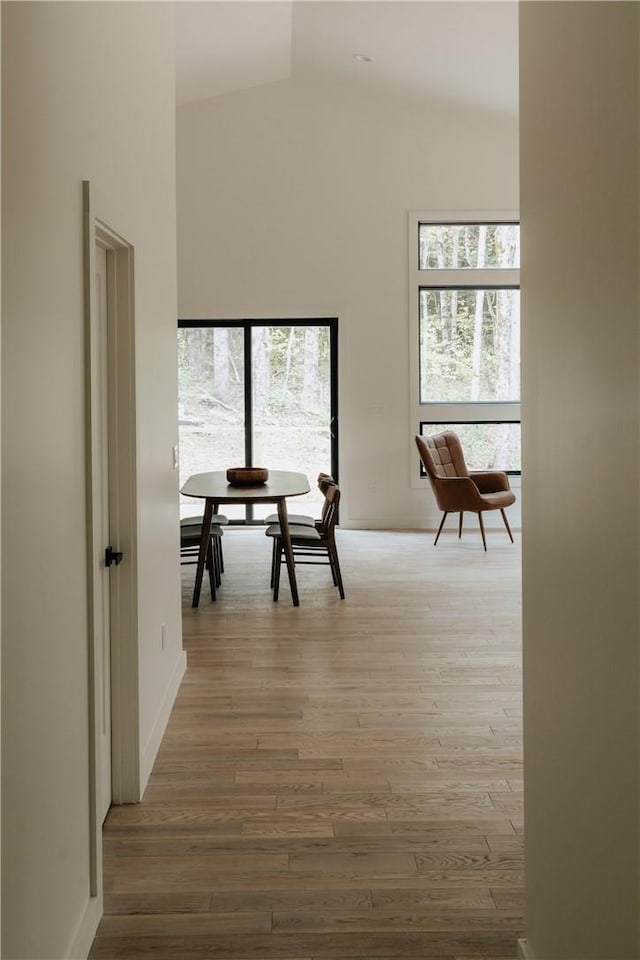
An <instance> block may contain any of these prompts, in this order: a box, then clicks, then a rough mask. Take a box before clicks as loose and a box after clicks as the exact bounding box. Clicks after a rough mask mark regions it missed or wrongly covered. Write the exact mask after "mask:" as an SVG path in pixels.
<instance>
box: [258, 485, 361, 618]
mask: <svg viewBox="0 0 640 960" xmlns="http://www.w3.org/2000/svg"><path fill="white" fill-rule="evenodd" d="M339 504H340V488H339V487H338V485H337V484H332V485H329V486H327V490H326V493H325V509H324V510H323V518H322V520H321V521H320V522H319V523H318V524H317V526H314V527H305V526H302V525H301V524H291V525H290V526H289V534H290V536H291V546H292V549H293V558H294V562H295V563H296V564H298V563H308V564H328V565H329V567H330V568H331V576H332V578H333V585H334V586H335V587H337V588H338V592H339V593H340V598H341V599H342V600H344V596H345V594H344V584H343V582H342V573H341V570H340V561H339V560H338V550H337V547H336V539H335V528H336V523H337V520H338V506H339ZM265 533H266V535H267V536H268V537H273V544H274V556H275V567H274V566H273V564H272V586H273V599H274V600H277V599H278V594H279V589H280V570H281V567H282V564H283V563H284V562H285V556H284V549H283V544H282V536H281V531H280V524H278V523H273V524H271V526H269V527H267V529H266V531H265ZM302 558H306V559H302Z"/></svg>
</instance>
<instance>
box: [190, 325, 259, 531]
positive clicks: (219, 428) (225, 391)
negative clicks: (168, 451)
mask: <svg viewBox="0 0 640 960" xmlns="http://www.w3.org/2000/svg"><path fill="white" fill-rule="evenodd" d="M244 395H245V362H244V333H243V330H242V328H238V327H209V326H207V327H180V328H179V329H178V398H179V405H178V429H179V438H180V486H182V484H183V483H184V482H185V481H186V479H187V477H189V476H191V474H192V473H205V472H207V471H209V470H226V469H227V467H232V466H234V467H238V466H243V465H244V462H245V414H244ZM202 511H203V502H202V501H201V500H190V499H187V498H186V497H180V516H195V515H196V514H201V513H202ZM224 512H225V514H226V515H227V516H228V517H229V518H230V519H237V520H244V507H242V506H237V507H229V508H227V507H225V510H224Z"/></svg>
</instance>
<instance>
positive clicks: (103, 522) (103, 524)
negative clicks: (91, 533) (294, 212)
mask: <svg viewBox="0 0 640 960" xmlns="http://www.w3.org/2000/svg"><path fill="white" fill-rule="evenodd" d="M107 269H108V259H107V251H106V250H105V248H104V247H102V246H100V244H96V306H97V315H98V331H97V332H98V338H97V339H98V347H99V351H98V353H99V362H98V364H97V371H96V372H97V377H98V384H97V387H98V390H97V394H98V397H99V408H100V411H99V415H98V417H97V422H96V429H97V431H98V434H99V436H98V437H97V438H96V440H97V443H96V448H97V452H98V457H99V463H98V464H97V468H98V469H97V470H96V474H97V480H98V485H99V495H98V497H97V501H98V502H97V504H96V507H97V510H98V512H99V527H100V528H101V529H100V532H101V537H100V539H99V540H98V542H97V543H96V545H95V546H96V550H95V554H96V556H95V557H94V564H95V570H94V576H95V585H96V591H95V601H94V602H95V604H96V610H95V623H96V624H97V627H98V633H97V636H96V638H95V643H96V649H95V665H96V673H97V677H96V680H97V683H96V687H97V694H98V698H99V702H98V704H97V707H98V710H97V715H98V724H99V727H98V731H97V732H98V758H97V760H98V783H97V794H98V816H99V820H100V822H102V821H104V818H105V817H106V815H107V813H108V811H109V807H110V806H111V796H112V791H111V617H110V569H111V568H109V567H107V566H106V565H105V552H104V551H105V547H107V546H108V545H109V544H110V543H111V541H110V539H109V380H108V340H107V337H108V316H109V310H108V296H109V294H108V290H109V285H108V282H107Z"/></svg>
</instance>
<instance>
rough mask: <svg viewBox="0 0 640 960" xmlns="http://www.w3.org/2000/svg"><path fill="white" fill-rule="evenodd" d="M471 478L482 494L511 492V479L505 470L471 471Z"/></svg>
mask: <svg viewBox="0 0 640 960" xmlns="http://www.w3.org/2000/svg"><path fill="white" fill-rule="evenodd" d="M469 476H470V477H471V479H472V480H473V482H474V483H475V485H476V487H477V488H478V490H479V491H480V493H499V492H500V491H501V490H510V489H511V486H510V484H509V477H508V476H507V474H506V473H505V472H504V470H471V471H470V473H469Z"/></svg>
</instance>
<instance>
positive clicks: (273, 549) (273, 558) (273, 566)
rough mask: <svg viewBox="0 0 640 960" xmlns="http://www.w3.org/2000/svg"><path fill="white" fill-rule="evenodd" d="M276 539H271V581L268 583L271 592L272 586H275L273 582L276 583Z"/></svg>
mask: <svg viewBox="0 0 640 960" xmlns="http://www.w3.org/2000/svg"><path fill="white" fill-rule="evenodd" d="M277 539H278V538H277V537H274V538H273V543H272V544H271V580H270V582H269V586H270V587H271V589H272V590H273V586H274V584H275V582H276V563H277V560H278V553H277V551H276V540H277Z"/></svg>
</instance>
